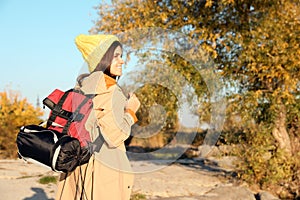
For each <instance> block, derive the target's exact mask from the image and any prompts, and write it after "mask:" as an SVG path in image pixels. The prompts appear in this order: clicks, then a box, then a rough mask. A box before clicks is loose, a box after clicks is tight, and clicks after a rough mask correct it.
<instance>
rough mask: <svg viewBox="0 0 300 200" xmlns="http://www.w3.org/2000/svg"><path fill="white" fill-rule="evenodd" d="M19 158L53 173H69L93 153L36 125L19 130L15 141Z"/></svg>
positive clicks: (72, 139) (69, 139)
mask: <svg viewBox="0 0 300 200" xmlns="http://www.w3.org/2000/svg"><path fill="white" fill-rule="evenodd" d="M16 143H17V147H18V154H19V157H21V158H23V159H24V160H27V159H28V158H30V159H33V160H35V161H37V162H40V163H42V164H44V165H46V166H49V167H51V168H52V170H53V171H58V172H71V171H73V170H74V169H75V168H76V167H77V166H79V165H82V164H85V163H87V162H88V161H89V158H90V157H91V155H92V152H93V151H94V149H93V148H88V147H92V146H88V147H86V148H83V147H81V146H80V142H79V140H78V139H76V138H73V137H71V136H69V135H66V134H62V133H59V132H57V131H55V130H49V129H47V128H44V127H42V126H38V125H28V126H23V127H21V128H20V131H19V133H18V135H17V139H16Z"/></svg>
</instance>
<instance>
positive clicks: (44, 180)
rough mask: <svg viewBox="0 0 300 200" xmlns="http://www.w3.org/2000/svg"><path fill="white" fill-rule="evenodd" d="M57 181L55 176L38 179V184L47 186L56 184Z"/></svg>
mask: <svg viewBox="0 0 300 200" xmlns="http://www.w3.org/2000/svg"><path fill="white" fill-rule="evenodd" d="M56 182H57V179H56V177H55V176H44V177H42V178H40V179H39V183H41V184H49V183H56Z"/></svg>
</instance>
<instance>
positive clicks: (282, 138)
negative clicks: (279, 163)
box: [272, 105, 292, 156]
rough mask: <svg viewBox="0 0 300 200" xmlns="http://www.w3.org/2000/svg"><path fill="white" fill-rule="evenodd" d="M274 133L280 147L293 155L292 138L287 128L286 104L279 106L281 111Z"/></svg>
mask: <svg viewBox="0 0 300 200" xmlns="http://www.w3.org/2000/svg"><path fill="white" fill-rule="evenodd" d="M272 134H273V136H274V138H275V140H276V141H277V142H278V144H279V148H280V149H282V150H284V151H285V152H286V153H287V154H288V155H289V156H291V155H292V147H291V140H290V137H289V134H288V132H287V130H286V108H285V106H284V105H281V106H280V107H279V113H278V115H277V118H276V120H275V126H274V128H273V131H272Z"/></svg>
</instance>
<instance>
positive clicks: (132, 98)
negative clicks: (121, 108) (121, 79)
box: [125, 93, 141, 113]
mask: <svg viewBox="0 0 300 200" xmlns="http://www.w3.org/2000/svg"><path fill="white" fill-rule="evenodd" d="M140 105H141V102H140V101H139V99H138V98H137V97H136V95H135V94H133V93H130V94H129V99H128V101H127V105H126V107H125V109H130V110H132V111H133V112H134V113H136V111H137V110H138V109H139V107H140Z"/></svg>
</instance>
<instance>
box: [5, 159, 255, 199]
mask: <svg viewBox="0 0 300 200" xmlns="http://www.w3.org/2000/svg"><path fill="white" fill-rule="evenodd" d="M132 165H133V167H134V168H135V169H138V168H143V169H145V168H149V169H155V170H148V171H147V172H145V171H144V172H143V173H139V174H136V175H135V184H134V188H133V195H136V196H140V197H141V198H140V199H178V200H179V199H186V200H187V199H189V200H192V199H202V200H206V199H207V200H209V199H215V200H217V199H218V196H220V199H226V200H230V199H234V200H238V199H241V200H247V199H251V200H255V198H254V194H253V193H252V192H251V191H250V190H249V189H247V188H246V187H241V186H238V185H236V184H234V183H233V182H231V181H229V180H228V179H224V178H222V177H223V176H224V175H226V174H230V170H227V169H224V168H220V166H219V164H218V165H217V164H216V163H214V162H213V161H211V162H210V163H205V161H197V162H195V161H188V160H181V161H180V162H179V163H175V164H172V165H168V166H163V165H160V164H159V163H155V164H154V163H149V162H141V161H139V162H132ZM46 175H50V176H58V173H55V172H52V171H51V170H50V169H48V168H45V167H43V166H40V165H37V164H33V163H31V164H28V163H25V162H24V161H22V160H0V194H1V196H0V199H5V200H46V199H54V197H55V192H56V185H55V184H53V183H51V184H41V183H39V182H38V180H39V179H40V178H41V177H43V176H46ZM228 190H229V191H233V190H236V191H235V192H233V193H235V195H236V196H238V198H237V197H236V196H235V197H232V198H231V197H230V198H229V197H228V198H224V192H226V191H227V192H226V193H229V194H230V193H231V192H228ZM229 194H228V195H229ZM243 195H244V196H243ZM221 197H222V198H221Z"/></svg>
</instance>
